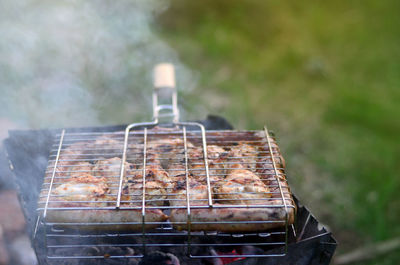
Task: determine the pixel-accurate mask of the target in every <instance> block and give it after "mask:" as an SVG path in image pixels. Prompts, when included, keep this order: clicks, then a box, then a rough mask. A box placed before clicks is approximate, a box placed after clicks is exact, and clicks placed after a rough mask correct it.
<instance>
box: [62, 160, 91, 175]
mask: <svg viewBox="0 0 400 265" xmlns="http://www.w3.org/2000/svg"><path fill="white" fill-rule="evenodd" d="M92 170H93V164H90V163H89V162H77V163H76V164H74V165H73V166H70V167H68V173H67V175H68V176H69V177H71V178H73V177H89V176H92V175H93V172H92Z"/></svg>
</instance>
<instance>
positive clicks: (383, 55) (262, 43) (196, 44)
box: [155, 0, 400, 264]
mask: <svg viewBox="0 0 400 265" xmlns="http://www.w3.org/2000/svg"><path fill="white" fill-rule="evenodd" d="M157 22H158V23H156V25H155V26H156V27H157V31H158V32H159V34H161V35H162V36H163V38H164V39H166V40H167V41H168V43H169V44H170V46H172V47H173V48H174V49H176V50H177V51H178V53H179V56H180V59H181V61H183V62H184V63H185V64H186V65H188V66H189V67H190V68H192V69H194V70H195V71H198V76H199V86H198V89H196V90H195V91H192V92H190V95H184V96H185V105H186V106H189V107H190V105H191V104H198V103H197V102H198V101H200V102H202V103H203V104H205V105H207V106H208V109H209V110H210V112H213V113H218V114H221V115H223V116H225V117H227V118H228V119H229V120H230V121H231V122H232V123H233V124H234V125H235V127H237V128H241V129H242V128H247V129H260V128H262V126H263V125H264V124H267V125H268V127H269V128H270V129H272V130H274V131H275V132H276V133H277V136H278V140H280V145H281V148H282V151H283V152H284V155H285V157H286V160H287V165H288V170H287V171H288V174H289V181H290V184H291V185H292V187H293V190H294V192H295V193H296V194H297V196H298V197H299V198H300V200H301V201H302V202H303V203H305V204H306V205H308V206H309V207H310V208H311V211H312V212H313V213H315V214H316V216H317V218H319V219H320V220H321V221H322V222H323V223H325V224H327V225H328V226H329V227H330V228H331V230H332V231H333V233H334V235H335V237H336V238H337V239H338V241H339V248H338V251H337V252H338V254H340V253H343V252H346V251H349V250H351V249H354V248H356V247H358V246H362V245H365V244H369V243H372V242H380V241H383V240H387V239H391V238H395V237H398V236H399V235H400V225H399V219H400V198H399V196H398V192H399V190H400V175H399V172H400V142H399V140H400V137H399V135H400V122H399V119H400V2H399V1H312V0H310V1H255V0H254V1H253V0H250V1H239V0H237V1H236V0H235V1H233V0H224V1H221V0H219V1H215V0H203V1H178V0H177V1H172V4H171V6H170V7H169V8H168V9H167V10H166V12H164V13H163V14H161V15H160V16H159V17H158V21H157ZM399 262H400V251H397V252H396V251H393V252H391V253H390V254H386V255H384V256H379V257H377V258H376V259H373V260H370V261H369V262H366V261H363V262H361V263H360V264H399Z"/></svg>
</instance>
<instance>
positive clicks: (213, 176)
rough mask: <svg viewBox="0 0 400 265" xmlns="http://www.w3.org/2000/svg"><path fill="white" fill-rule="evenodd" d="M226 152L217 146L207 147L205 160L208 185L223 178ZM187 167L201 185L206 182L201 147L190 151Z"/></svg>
mask: <svg viewBox="0 0 400 265" xmlns="http://www.w3.org/2000/svg"><path fill="white" fill-rule="evenodd" d="M227 154H228V153H227V152H226V151H225V149H223V148H222V147H219V146H217V145H208V146H207V158H208V173H209V178H210V183H214V182H217V181H219V180H220V179H222V178H224V176H225V166H224V162H225V158H226V156H227ZM188 155H189V165H190V172H191V173H192V174H193V176H194V177H195V178H196V180H197V181H199V182H201V183H203V184H204V183H206V182H207V174H206V169H205V164H204V154H203V148H202V147H196V148H192V149H190V151H189V153H188Z"/></svg>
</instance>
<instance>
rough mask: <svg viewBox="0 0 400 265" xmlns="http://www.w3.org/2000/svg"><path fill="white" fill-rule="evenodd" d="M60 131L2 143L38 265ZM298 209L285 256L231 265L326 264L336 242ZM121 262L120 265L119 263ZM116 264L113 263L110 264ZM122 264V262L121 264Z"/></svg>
mask: <svg viewBox="0 0 400 265" xmlns="http://www.w3.org/2000/svg"><path fill="white" fill-rule="evenodd" d="M201 123H202V124H203V125H204V126H205V127H206V129H208V130H211V129H213V130H223V129H225V130H226V129H232V126H231V125H230V124H229V123H228V122H227V121H226V120H225V119H223V118H220V117H217V116H209V117H207V119H206V120H204V121H201ZM125 127H126V126H125V125H118V126H105V127H90V128H76V129H73V130H76V131H77V132H84V131H91V132H93V131H97V132H102V131H110V130H124V129H125ZM58 132H60V130H57V129H54V130H27V131H10V132H9V138H7V139H6V140H5V141H4V146H5V148H6V151H7V154H8V159H9V161H10V168H11V170H12V171H13V173H14V174H13V175H14V176H15V182H16V184H17V185H16V186H17V189H18V193H19V195H20V202H21V205H22V208H23V211H24V214H25V217H26V221H27V231H28V233H29V236H30V238H31V239H32V245H33V247H34V249H35V251H36V254H37V256H38V260H39V263H40V264H46V254H45V242H44V239H43V237H41V236H40V229H41V228H40V226H39V232H38V233H37V236H36V238H34V230H35V227H36V221H37V213H36V206H37V200H38V196H39V193H40V189H41V185H42V182H43V176H44V174H45V170H46V166H47V160H48V156H49V152H50V148H51V144H52V139H53V137H54V135H55V133H58ZM296 203H297V206H298V211H297V216H296V219H297V220H296V230H297V231H296V234H297V235H296V237H293V238H290V241H289V245H288V253H287V255H286V256H284V257H277V258H247V259H243V260H238V261H235V262H233V263H231V264H254V265H255V264H302V265H303V264H304V265H306V264H329V263H330V260H331V258H332V256H333V253H334V252H335V249H336V245H337V243H336V241H335V239H334V238H333V237H332V235H331V233H330V232H329V231H327V230H326V229H325V228H324V227H322V226H320V225H319V223H318V221H317V220H316V219H315V218H314V217H313V216H312V215H311V213H310V212H309V211H308V210H307V208H305V207H304V206H301V205H300V204H299V203H298V201H297V199H296ZM122 263H123V262H122ZM113 264H115V263H113ZM123 264H125V263H123Z"/></svg>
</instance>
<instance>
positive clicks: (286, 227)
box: [264, 125, 289, 253]
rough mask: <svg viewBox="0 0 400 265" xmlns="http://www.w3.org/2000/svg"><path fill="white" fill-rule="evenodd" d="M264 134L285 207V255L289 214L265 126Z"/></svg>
mask: <svg viewBox="0 0 400 265" xmlns="http://www.w3.org/2000/svg"><path fill="white" fill-rule="evenodd" d="M264 132H265V136H266V138H267V142H268V149H269V151H270V152H271V156H272V165H273V166H274V171H275V178H276V181H277V182H278V185H279V191H280V193H281V197H282V201H283V205H284V206H285V219H286V222H285V242H286V244H285V253H287V248H288V246H287V242H288V222H289V213H288V209H287V205H286V198H285V196H284V195H283V191H282V186H281V181H280V179H279V178H278V170H277V168H276V163H275V157H274V155H273V153H272V147H271V142H270V140H269V132H268V129H267V126H266V125H265V126H264Z"/></svg>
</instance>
